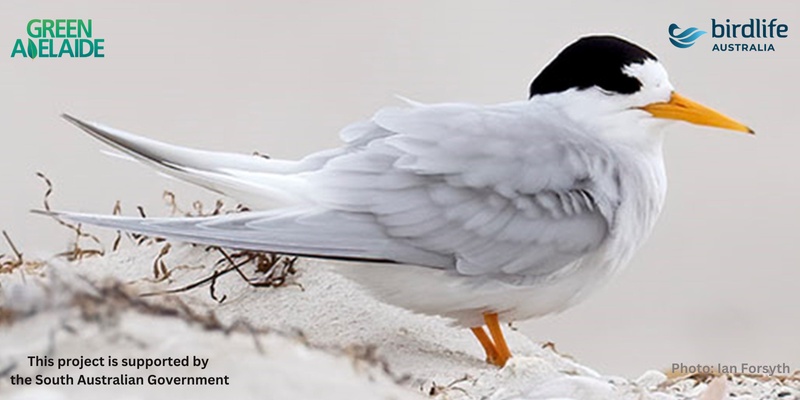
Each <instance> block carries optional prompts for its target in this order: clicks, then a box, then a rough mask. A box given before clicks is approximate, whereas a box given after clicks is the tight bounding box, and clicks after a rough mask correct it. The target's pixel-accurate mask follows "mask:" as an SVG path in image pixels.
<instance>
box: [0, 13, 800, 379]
mask: <svg viewBox="0 0 800 400" xmlns="http://www.w3.org/2000/svg"><path fill="white" fill-rule="evenodd" d="M799 7H800V3H797V2H787V1H777V0H775V1H759V2H750V1H748V2H743V1H741V2H735V1H717V2H702V3H700V2H697V1H670V2H667V3H652V2H643V1H636V2H630V1H628V2H622V1H616V2H613V3H612V2H608V3H607V4H601V2H590V1H586V2H576V1H563V2H546V3H545V2H522V1H494V2H472V1H433V2H432V1H404V2H364V1H339V2H324V1H317V2H313V1H304V2H278V1H262V2H258V3H257V4H256V3H252V2H249V4H245V2H239V3H236V2H225V3H224V4H223V3H222V2H219V3H211V2H204V1H196V2H179V1H164V2H158V3H151V2H127V4H126V3H124V2H105V1H73V2H69V3H66V2H61V1H34V2H32V1H21V0H6V1H3V2H2V3H0V48H2V49H3V52H2V53H0V55H2V56H0V120H2V121H3V123H2V128H0V132H2V146H0V171H2V175H0V176H2V178H0V185H2V186H1V187H2V193H3V195H2V197H0V228H2V229H4V230H7V231H8V233H9V234H10V235H11V237H12V238H13V239H14V240H15V242H16V245H17V246H18V247H19V248H20V249H22V250H23V251H24V252H25V254H26V255H28V256H47V255H50V254H53V253H55V252H57V251H60V250H62V249H64V248H65V246H66V243H67V242H68V240H70V239H71V235H70V234H69V232H68V231H66V230H64V229H63V228H60V227H59V226H57V225H56V224H55V223H53V222H52V221H50V220H48V219H47V218H43V217H40V216H34V215H31V214H30V213H29V212H28V210H29V209H31V208H40V207H41V206H40V204H41V198H42V195H43V193H44V189H45V186H44V184H43V183H42V182H41V181H40V180H39V179H38V178H36V176H35V173H36V172H37V171H41V172H43V173H45V174H47V176H48V177H50V178H51V179H52V180H53V182H54V183H55V193H54V195H53V197H52V199H51V201H52V204H53V206H54V207H55V208H58V209H66V210H79V211H91V212H103V213H105V212H110V211H111V208H112V206H113V204H114V202H115V201H116V200H122V205H123V209H124V210H125V211H126V212H127V213H134V212H135V206H136V205H142V206H144V207H145V208H147V209H148V210H151V213H152V214H159V213H162V211H163V213H166V211H164V210H165V208H164V203H163V201H162V199H161V194H162V192H163V190H165V189H168V190H171V191H174V192H175V193H177V195H178V200H179V202H182V203H183V204H188V203H190V202H191V201H192V200H195V199H200V200H203V201H205V202H207V203H208V204H212V203H213V200H214V199H216V197H215V196H214V195H213V194H209V193H207V192H204V191H201V190H199V189H195V188H193V187H190V186H188V185H186V184H182V183H179V182H175V181H171V180H167V179H165V178H162V177H160V176H158V175H156V174H154V173H153V172H152V171H149V170H148V169H147V168H145V167H142V166H139V165H136V164H134V163H128V162H124V161H121V160H116V159H112V158H109V157H106V156H104V155H102V154H101V153H100V152H99V151H98V150H99V149H102V148H103V146H102V145H101V144H100V143H99V142H97V141H95V140H92V139H90V138H89V137H88V136H86V135H84V134H83V133H81V132H80V131H79V130H78V129H76V128H74V127H72V126H70V125H69V124H67V123H66V122H64V121H63V120H61V119H60V118H59V114H60V113H62V112H69V113H72V114H74V115H76V116H78V117H81V118H85V119H88V120H95V121H101V122H103V123H105V124H108V125H111V126H114V127H117V128H121V129H125V130H129V131H132V132H136V133H139V134H144V135H147V136H150V137H153V138H156V139H159V140H163V141H167V142H172V143H175V144H181V145H189V146H194V147H198V148H204V149H214V150H226V151H234V152H244V153H251V152H253V151H256V150H257V151H260V152H262V153H266V154H269V155H271V156H273V157H276V158H289V159H294V158H299V157H301V156H303V155H305V154H307V153H309V152H313V151H316V150H321V149H325V148H330V147H333V146H336V145H337V144H338V143H339V140H338V137H337V133H338V130H339V129H340V128H341V127H343V126H344V125H346V124H348V123H350V122H353V121H356V120H359V119H364V118H368V117H369V116H370V115H371V114H372V113H373V112H375V111H376V110H377V109H379V108H380V107H382V106H386V105H397V104H399V101H398V100H397V99H395V98H394V97H393V95H395V94H398V95H402V96H406V97H410V98H412V99H415V100H418V101H422V102H431V103H432V102H443V101H463V102H473V103H496V102H504V101H510V100H517V99H523V98H526V97H527V90H528V84H529V82H530V81H531V79H532V78H533V77H534V76H535V75H536V73H537V72H538V71H539V70H540V69H541V68H542V67H543V66H544V65H545V64H546V63H547V62H548V61H549V60H550V59H551V58H552V57H553V56H554V55H555V54H556V53H557V52H558V51H559V50H560V49H561V48H562V47H563V46H565V45H566V44H568V43H569V42H571V41H573V40H575V39H576V38H577V37H578V36H581V35H584V34H589V33H607V32H612V33H615V34H619V35H622V36H625V37H628V38H630V39H632V40H634V41H636V42H637V43H639V44H640V45H642V46H644V47H646V48H648V49H649V50H651V51H652V52H654V53H655V54H657V55H658V56H659V57H660V59H661V60H662V61H663V62H664V63H665V65H666V66H667V69H668V71H669V72H670V76H671V80H672V82H673V84H674V85H675V86H676V87H677V89H678V90H679V91H680V92H681V93H682V94H684V95H686V96H688V97H690V98H692V99H694V100H697V101H699V102H701V103H704V104H706V105H708V106H711V107H714V108H716V109H718V110H720V111H723V112H724V113H725V114H727V115H730V116H732V117H734V118H736V119H738V120H741V121H743V122H745V123H746V124H748V125H750V126H752V127H753V128H754V129H755V130H756V131H757V132H758V135H757V136H756V137H749V136H746V135H743V134H735V133H730V132H726V131H720V130H714V129H710V128H700V127H696V126H689V125H686V124H676V125H675V126H673V127H670V128H669V135H668V138H667V142H666V147H665V152H666V162H667V164H668V165H667V169H668V173H669V178H670V190H669V195H668V199H667V204H666V208H665V210H664V212H663V214H662V216H661V220H660V223H659V224H658V225H657V227H656V230H655V232H654V234H653V235H652V237H651V238H650V240H649V242H648V243H647V244H646V245H645V246H644V248H643V249H642V250H641V252H640V253H639V254H638V255H637V256H636V258H635V259H634V261H633V263H632V264H631V265H630V267H629V269H628V271H626V272H625V273H624V274H623V275H621V276H620V277H619V278H618V279H616V280H615V281H613V283H611V284H610V285H609V286H608V287H606V288H605V289H603V290H601V291H600V292H599V293H598V294H597V295H595V296H593V297H591V298H590V299H589V300H588V301H586V302H585V303H584V304H581V305H579V306H578V307H576V308H573V309H571V310H569V311H567V312H565V313H563V314H561V315H557V316H553V317H548V318H545V319H541V320H534V321H527V322H524V323H517V324H516V326H517V327H518V328H519V329H520V330H521V331H523V332H524V333H526V334H527V335H528V336H530V337H532V338H533V339H535V340H538V341H553V342H555V343H556V345H557V347H558V350H559V351H561V352H564V353H568V354H571V355H573V356H574V357H575V358H577V359H578V360H579V361H580V362H582V363H585V364H587V365H589V366H591V367H593V368H595V369H598V370H600V371H603V372H605V373H612V374H620V375H625V376H630V377H635V376H638V375H639V374H640V373H641V372H643V371H644V370H646V369H654V368H656V369H664V368H668V367H669V366H670V365H671V364H672V363H681V362H682V363H685V364H697V363H702V364H713V365H715V364H717V363H720V362H721V363H729V364H737V365H738V364H740V363H742V362H747V363H749V364H759V363H770V364H775V363H788V364H790V365H791V366H792V368H793V369H794V368H798V367H800V345H798V341H797V332H798V329H800V318H798V308H797V305H798V304H800V291H799V290H798V282H800V251H798V244H797V241H798V239H800V235H799V234H798V227H797V224H798V222H800V207H798V205H800V157H798V155H797V152H798V150H800V132H797V131H798V129H797V126H796V122H797V120H798V112H797V110H796V107H797V106H798V104H800V95H798V90H800V84H798V82H800V80H798V76H797V74H798V71H800V47H799V46H800V41H798V40H799V39H798V38H797V37H796V36H795V35H796V33H795V32H797V31H796V29H798V28H800V20H799V18H798V17H800V11H799V10H798V8H799ZM32 18H51V19H57V18H81V19H89V18H91V19H92V20H93V29H94V35H95V37H100V38H105V40H106V41H105V46H106V49H105V54H106V57H105V58H102V59H95V58H87V59H68V58H65V59H46V58H37V59H35V60H30V59H23V58H13V59H12V58H9V57H8V55H10V54H11V50H12V48H13V44H14V40H15V39H17V38H27V34H26V32H25V26H26V24H27V22H28V20H30V19H32ZM711 18H717V19H718V20H720V19H723V20H724V19H726V18H730V19H731V20H732V21H744V22H746V21H747V20H748V19H749V18H767V19H770V18H778V22H779V23H785V24H787V25H788V26H789V30H788V35H789V37H788V38H787V39H781V40H774V41H771V42H772V43H774V45H775V49H776V51H775V52H768V53H757V52H756V53H749V52H733V53H730V52H724V53H719V52H711V51H710V47H711V43H712V40H710V37H709V36H706V37H703V38H701V39H700V40H698V42H697V44H696V45H695V46H694V47H692V48H689V49H677V48H675V47H673V46H672V45H671V44H670V43H669V41H668V35H667V28H668V26H669V25H670V24H671V23H673V22H674V23H678V24H679V25H680V26H681V28H686V27H689V26H698V27H701V28H702V27H704V26H709V25H710V22H709V21H710V19H711ZM736 42H737V41H735V40H732V41H730V42H729V43H736ZM726 43H727V42H726ZM7 252H8V249H7V248H6V247H5V244H4V243H0V253H7Z"/></svg>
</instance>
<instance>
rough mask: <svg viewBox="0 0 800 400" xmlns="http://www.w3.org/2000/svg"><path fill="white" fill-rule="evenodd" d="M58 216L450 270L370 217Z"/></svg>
mask: <svg viewBox="0 0 800 400" xmlns="http://www.w3.org/2000/svg"><path fill="white" fill-rule="evenodd" d="M45 214H54V215H57V216H59V217H63V218H66V219H69V220H71V221H75V222H79V223H86V224H91V225H96V226H101V227H106V228H112V229H119V230H123V231H128V232H136V233H141V234H145V235H149V236H155V237H167V238H172V239H177V240H181V241H185V242H189V243H196V244H206V245H215V246H223V247H230V248H235V249H243V250H256V251H271V252H277V253H284V254H294V255H302V256H309V257H323V258H333V259H351V260H364V261H378V262H386V261H391V262H398V261H400V262H406V263H412V264H419V265H426V266H431V267H439V268H446V267H448V266H452V264H453V261H452V259H449V258H448V257H444V256H442V255H438V254H434V253H431V252H427V251H424V250H421V249H416V248H413V247H410V246H407V245H403V244H401V243H397V242H394V241H392V240H391V239H390V238H388V237H387V236H386V235H384V234H382V232H381V230H380V227H379V226H377V225H375V224H374V223H373V222H371V218H369V217H368V216H363V215H361V216H359V215H354V214H341V213H335V212H330V211H324V210H309V209H297V210H288V209H283V210H275V211H253V212H245V213H238V214H228V215H220V216H213V217H196V218H135V217H120V216H107V215H94V214H81V213H66V212H58V213H45Z"/></svg>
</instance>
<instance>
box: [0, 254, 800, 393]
mask: <svg viewBox="0 0 800 400" xmlns="http://www.w3.org/2000/svg"><path fill="white" fill-rule="evenodd" d="M161 246H162V244H156V245H151V246H142V247H131V248H128V249H125V250H121V251H119V252H116V253H113V254H111V255H108V256H105V257H95V258H90V259H87V260H85V261H83V262H80V263H77V264H66V263H62V262H57V261H55V262H50V263H49V264H48V265H47V266H44V267H41V268H37V269H34V270H27V271H25V270H24V269H20V270H17V271H15V272H14V273H13V274H0V294H2V296H0V306H2V307H4V308H5V309H6V310H13V312H14V317H13V318H12V319H11V320H10V321H8V320H7V319H6V320H5V321H4V322H0V324H2V325H0V394H2V396H0V397H2V398H8V399H15V400H19V399H105V398H111V397H113V398H120V399H140V398H141V399H161V398H164V399H167V398H177V397H178V396H181V397H184V396H185V397H187V398H194V399H220V398H237V399H250V398H253V399H255V398H259V399H362V398H363V399H415V398H417V399H419V398H426V397H428V398H429V395H430V394H431V393H434V396H435V398H440V399H531V400H533V399H689V398H692V399H694V398H701V396H702V398H703V399H704V400H717V399H721V398H726V397H725V395H726V392H730V393H735V394H736V395H737V397H736V398H739V399H747V398H754V399H755V398H762V397H763V398H780V399H793V398H800V384H798V381H797V380H786V381H784V382H780V381H778V380H777V379H751V378H743V377H731V378H729V379H727V380H726V379H724V378H722V379H718V380H716V381H714V382H713V383H712V384H711V387H708V385H707V384H706V383H698V382H697V381H695V380H694V379H681V380H667V378H666V377H665V376H664V374H662V373H660V372H657V371H649V372H646V373H644V374H643V375H642V377H640V378H639V379H637V380H635V381H629V380H626V379H622V378H616V377H609V376H603V375H602V374H600V373H597V372H595V371H593V370H591V369H589V368H587V367H584V366H581V365H580V364H578V363H576V362H574V361H572V360H570V359H569V358H566V357H562V356H560V355H558V354H557V353H555V352H553V351H552V350H550V349H549V348H543V347H542V345H541V344H539V343H534V342H532V341H531V340H530V339H528V338H527V337H525V336H523V335H521V334H519V333H517V332H514V331H511V330H507V338H508V340H509V344H510V347H511V348H512V351H514V353H515V357H514V358H513V359H512V360H511V361H510V362H509V364H508V365H507V366H506V367H505V368H503V369H499V370H498V369H497V368H495V367H492V366H490V365H487V364H486V363H485V362H484V361H483V360H482V358H483V353H482V349H481V348H480V346H479V345H478V343H477V341H476V340H475V339H474V338H473V337H472V334H471V333H470V332H469V331H468V330H466V329H461V328H454V327H450V326H449V325H448V323H447V321H445V320H443V319H441V318H433V317H428V316H421V315H415V314H412V313H410V312H407V311H405V310H402V309H398V308H396V307H392V306H389V305H385V304H382V303H379V302H377V301H375V300H373V299H372V298H370V297H369V296H368V295H366V294H365V293H364V292H363V291H362V290H361V289H360V288H358V287H357V286H356V285H354V284H353V283H351V282H350V281H348V280H346V279H344V278H342V277H341V276H340V275H338V274H337V273H336V272H335V269H336V264H335V263H331V262H323V261H317V260H302V261H301V262H299V263H298V269H299V273H298V274H297V275H295V276H294V280H295V281H296V282H298V283H299V284H301V285H302V289H301V288H300V287H299V286H297V285H293V284H287V285H284V286H282V287H279V288H270V287H252V286H250V285H248V284H247V283H246V282H244V281H243V280H242V279H241V278H240V277H239V276H238V275H236V274H235V273H230V274H228V275H226V276H223V277H221V278H219V279H218V281H217V283H216V285H215V293H216V295H217V296H218V297H222V296H226V297H225V300H224V301H223V302H222V303H221V304H220V303H217V302H216V301H215V300H213V299H212V298H211V296H210V293H209V285H204V286H202V287H198V288H195V289H192V290H189V291H186V292H183V293H181V294H178V295H163V296H152V297H144V298H141V297H139V296H138V294H141V293H147V292H153V291H161V290H164V289H166V288H172V287H179V286H182V285H184V284H187V283H190V282H194V281H197V280H199V279H201V278H203V277H206V276H209V275H210V274H211V271H213V266H214V263H215V262H216V261H217V260H218V259H219V258H220V256H219V254H218V253H216V252H206V251H204V250H203V249H202V248H200V247H192V246H188V245H175V246H173V247H172V249H171V250H170V252H169V254H167V256H166V257H164V259H163V260H164V262H165V264H166V266H167V267H168V268H175V269H174V270H173V272H172V274H171V276H170V278H169V279H167V280H163V281H161V282H153V281H152V277H153V261H154V259H155V258H156V257H157V255H158V253H159V250H160V248H161ZM185 266H188V267H185ZM176 267H177V268H176ZM245 271H247V272H248V273H252V267H250V268H245ZM253 276H255V275H253ZM0 315H2V314H0ZM0 321H3V320H2V319H0ZM587 340H592V339H591V333H590V332H587ZM598 345H602V344H598ZM31 355H48V356H50V357H54V358H65V357H80V356H84V357H108V356H112V357H118V358H122V357H136V358H144V357H150V358H154V357H156V358H158V357H168V356H173V357H184V356H189V357H190V358H191V357H192V356H197V357H203V358H208V359H209V364H208V367H207V368H206V369H205V370H200V369H199V368H194V367H188V368H187V367H160V368H151V369H148V370H136V369H135V368H130V367H105V368H103V367H89V368H87V369H84V370H77V369H76V368H66V369H64V368H62V369H57V368H56V367H31V366H29V362H28V359H27V357H28V356H31ZM39 374H41V375H46V376H59V375H63V374H70V375H71V376H73V377H75V378H77V376H78V375H80V374H83V375H94V376H97V375H109V376H118V375H120V374H127V375H129V376H143V377H145V378H146V377H147V376H148V375H159V376H224V375H227V376H229V382H230V385H228V386H188V385H183V386H153V385H147V384H145V385H143V386H109V385H106V386H83V385H70V386H36V385H32V386H12V385H11V384H10V376H12V375H20V376H23V377H35V376H36V375H39ZM781 393H784V394H783V395H782V397H778V396H779V394H781Z"/></svg>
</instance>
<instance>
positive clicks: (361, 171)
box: [66, 102, 620, 276]
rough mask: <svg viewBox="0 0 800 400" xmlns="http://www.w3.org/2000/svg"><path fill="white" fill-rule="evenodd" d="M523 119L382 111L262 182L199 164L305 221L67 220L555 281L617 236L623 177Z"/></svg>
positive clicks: (454, 111) (587, 147) (126, 141)
mask: <svg viewBox="0 0 800 400" xmlns="http://www.w3.org/2000/svg"><path fill="white" fill-rule="evenodd" d="M526 107H533V105H532V103H527V102H521V103H512V104H507V105H500V106H494V107H483V106H470V105H462V104H442V105H431V106H424V105H416V106H414V107H411V108H402V109H400V108H392V109H385V110H382V111H380V112H378V113H377V114H376V115H375V116H374V117H373V118H372V119H371V120H370V121H366V122H361V123H357V124H353V125H351V126H349V127H347V128H345V129H344V130H343V131H342V134H341V135H342V138H343V139H344V140H345V142H346V145H345V146H343V147H342V148H340V149H336V150H332V151H328V152H323V153H318V154H317V155H312V156H310V157H308V158H307V159H305V160H303V161H300V162H298V164H297V165H292V164H289V163H288V162H287V164H285V169H283V170H280V168H277V170H279V171H278V172H275V171H270V172H267V173H261V172H259V173H258V175H257V177H258V179H256V178H253V176H252V175H247V174H246V173H248V172H252V171H247V170H248V169H253V170H255V169H258V168H262V165H264V166H265V167H266V166H267V164H258V162H260V161H262V160H252V159H247V160H241V159H240V158H239V157H246V156H237V155H226V154H220V153H208V154H206V153H203V155H204V156H205V158H206V159H210V160H211V161H209V160H205V161H202V163H203V165H202V167H203V168H205V169H204V171H208V170H209V169H211V170H213V171H214V172H219V171H222V172H224V173H230V171H228V170H229V169H230V168H228V169H226V168H225V167H224V166H225V165H227V163H230V164H231V165H230V166H231V167H235V170H236V173H233V176H234V177H235V178H236V179H238V180H239V181H237V182H238V183H237V184H236V185H232V186H231V187H233V188H234V189H235V190H234V192H233V193H231V192H229V189H230V187H228V186H226V187H224V190H222V191H223V192H225V193H226V194H229V195H232V196H234V197H237V195H242V196H245V197H248V196H249V197H251V198H252V197H255V198H258V197H259V196H264V193H269V191H274V192H281V193H282V192H288V193H290V194H292V195H297V196H298V197H301V198H303V201H305V204H303V206H305V207H306V208H304V209H302V210H301V211H291V210H286V209H279V210H275V211H268V212H258V213H252V214H253V215H244V214H243V215H237V216H224V217H214V218H208V219H186V220H174V219H162V220H151V219H144V220H142V219H125V218H118V217H99V216H91V215H85V214H67V215H66V216H67V217H68V218H70V219H73V220H76V221H80V222H86V223H91V224H95V225H102V226H107V227H112V228H116V229H123V230H131V231H136V232H141V233H146V234H150V235H161V236H167V237H173V238H177V239H181V240H186V241H189V242H196V243H206V244H217V245H223V246H229V247H235V248H247V249H253V250H269V251H276V252H285V253H292V254H301V255H314V256H324V257H335V258H357V259H370V260H391V261H395V262H400V263H409V264H418V265H423V266H429V267H437V268H448V269H454V270H456V271H458V272H459V273H461V274H465V275H485V274H500V275H502V274H513V275H527V276H530V275H534V276H536V275H547V274H549V273H552V272H553V271H556V270H559V269H561V268H563V267H565V266H567V265H569V264H570V263H572V262H574V261H576V260H578V259H580V258H581V257H583V256H585V255H586V254H588V253H589V252H591V251H592V250H594V249H596V248H598V247H599V246H600V245H601V244H602V243H603V241H604V240H605V239H606V238H607V237H608V236H609V234H610V232H611V231H612V230H613V221H614V216H615V213H616V208H617V206H618V204H619V198H620V196H619V190H620V189H619V185H618V182H616V181H615V176H616V174H617V173H618V171H616V170H615V169H614V168H615V167H614V166H615V165H618V164H617V163H615V162H614V161H615V160H614V159H613V154H612V153H611V152H609V151H608V149H606V148H605V147H603V146H602V145H601V144H599V143H598V142H597V141H595V140H594V139H593V138H591V137H586V136H584V135H582V134H581V130H580V129H577V128H576V127H571V126H569V125H564V123H563V121H567V120H568V119H561V118H542V116H545V117H547V116H548V115H550V116H552V115H553V113H557V112H558V111H557V110H542V109H539V110H528V109H526ZM531 111H532V112H531ZM550 121H558V122H559V123H553V122H550ZM72 122H73V123H76V124H77V125H78V126H80V127H81V128H83V129H84V130H87V132H89V133H91V134H92V135H93V136H96V137H99V138H100V139H101V140H103V141H105V142H107V143H109V144H111V145H112V146H114V147H117V148H119V149H121V150H123V151H125V152H126V153H128V154H132V155H134V156H136V157H139V158H140V159H141V158H144V159H145V160H147V161H148V162H149V163H150V164H151V165H156V166H159V165H165V167H164V168H174V166H173V164H174V165H179V166H180V168H183V170H182V171H185V175H186V176H188V177H186V176H178V177H181V178H184V179H187V180H189V181H193V180H192V179H195V178H196V176H197V175H198V174H197V171H196V170H197V169H196V168H191V167H189V166H190V165H192V164H191V163H192V162H197V161H198V160H197V159H196V155H197V154H199V153H186V151H189V152H193V151H195V150H188V149H182V148H178V147H177V146H172V147H169V145H164V144H161V143H158V142H148V141H147V140H148V139H144V138H139V137H136V136H133V135H130V136H126V134H124V133H120V132H118V131H113V130H110V128H102V127H98V126H97V125H89V126H86V124H83V123H80V121H72ZM98 130H99V131H100V132H97V131H98ZM109 132H111V133H110V134H109ZM128 135H129V134H128ZM165 146H167V147H165ZM184 156H186V157H187V158H184ZM229 157H230V158H229ZM240 160H241V161H240ZM209 162H212V165H213V166H214V168H209V165H208V163H209ZM292 168H293V169H292ZM242 171H244V172H242ZM292 171H294V172H292ZM275 175H281V176H282V177H284V178H285V179H286V180H283V181H282V180H275V179H272V177H274V176H275ZM199 176H204V175H202V174H199ZM261 176H267V177H269V179H261V178H260V177H261ZM243 177H246V179H245V178H243ZM242 181H244V183H241V182H242ZM223 182H225V181H224V180H223ZM201 184H202V182H201ZM213 184H214V185H219V183H218V181H214V182H213ZM239 198H240V199H241V197H239Z"/></svg>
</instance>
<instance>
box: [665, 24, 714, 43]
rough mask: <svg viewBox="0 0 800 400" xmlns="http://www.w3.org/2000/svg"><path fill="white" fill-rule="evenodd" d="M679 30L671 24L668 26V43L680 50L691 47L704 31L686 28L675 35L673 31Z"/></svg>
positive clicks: (675, 25)
mask: <svg viewBox="0 0 800 400" xmlns="http://www.w3.org/2000/svg"><path fill="white" fill-rule="evenodd" d="M679 29H681V28H680V27H679V26H678V24H672V25H670V26H669V36H670V38H669V41H670V42H672V45H673V46H675V47H678V48H681V49H685V48H687V47H692V45H694V42H695V41H696V40H697V39H699V38H700V36H703V35H705V34H706V33H707V32H706V31H701V30H699V29H697V28H694V27H692V28H686V29H685V30H684V31H683V32H679V33H675V31H677V30H679Z"/></svg>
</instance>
